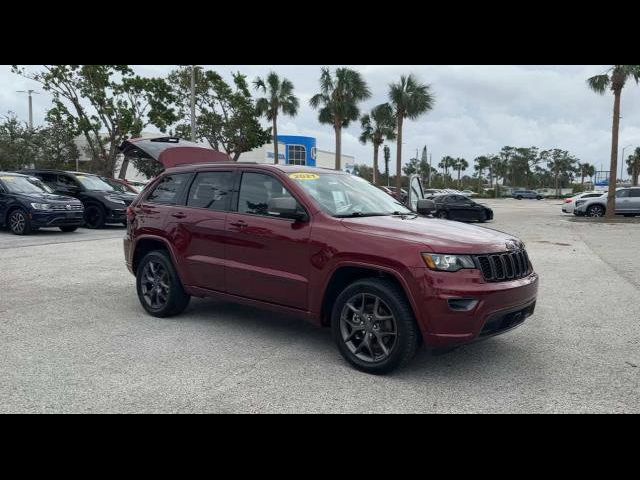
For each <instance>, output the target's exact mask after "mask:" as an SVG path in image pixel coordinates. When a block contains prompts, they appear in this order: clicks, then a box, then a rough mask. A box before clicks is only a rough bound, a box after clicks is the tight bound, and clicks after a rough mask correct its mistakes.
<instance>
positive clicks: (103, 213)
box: [19, 170, 136, 228]
mask: <svg viewBox="0 0 640 480" xmlns="http://www.w3.org/2000/svg"><path fill="white" fill-rule="evenodd" d="M19 173H22V174H25V175H30V176H33V177H37V178H39V179H40V180H42V181H43V182H44V183H45V184H46V185H47V186H49V187H50V188H51V189H52V190H53V191H54V192H55V193H58V194H60V195H69V196H71V197H75V198H77V199H78V200H80V201H81V202H82V204H83V205H84V224H85V226H86V227H88V228H101V227H103V226H104V225H105V224H107V223H121V224H123V225H126V224H127V214H126V212H127V207H128V206H129V205H130V204H131V202H132V201H133V200H134V199H135V198H136V195H134V194H129V193H121V192H118V191H117V190H115V189H114V188H113V187H112V186H111V185H109V184H108V183H106V182H105V181H104V180H102V179H101V178H100V177H99V176H98V175H92V174H90V173H81V172H65V171H62V170H21V171H20V172H19Z"/></svg>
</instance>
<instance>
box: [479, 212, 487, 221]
mask: <svg viewBox="0 0 640 480" xmlns="http://www.w3.org/2000/svg"><path fill="white" fill-rule="evenodd" d="M486 221H487V212H482V213H480V216H479V217H478V222H480V223H484V222H486Z"/></svg>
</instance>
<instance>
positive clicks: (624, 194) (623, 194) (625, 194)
mask: <svg viewBox="0 0 640 480" xmlns="http://www.w3.org/2000/svg"><path fill="white" fill-rule="evenodd" d="M628 196H629V190H618V191H617V192H616V197H618V198H626V197H628Z"/></svg>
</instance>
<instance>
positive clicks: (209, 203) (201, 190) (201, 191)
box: [187, 172, 233, 211]
mask: <svg viewBox="0 0 640 480" xmlns="http://www.w3.org/2000/svg"><path fill="white" fill-rule="evenodd" d="M232 190H233V173H232V172H202V173H198V175H197V176H196V178H195V180H194V181H193V183H192V184H191V188H190V189H189V197H188V199H187V206H189V207H195V208H208V209H209V210H218V211H223V210H229V198H230V196H231V191H232Z"/></svg>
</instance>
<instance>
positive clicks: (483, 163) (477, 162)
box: [473, 155, 491, 193]
mask: <svg viewBox="0 0 640 480" xmlns="http://www.w3.org/2000/svg"><path fill="white" fill-rule="evenodd" d="M473 163H474V166H473V169H474V170H475V171H476V173H477V175H478V193H482V179H483V178H484V177H483V174H484V171H485V170H487V169H488V168H489V166H490V164H491V160H490V158H489V157H488V156H487V155H481V156H479V157H476V158H474V159H473Z"/></svg>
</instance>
